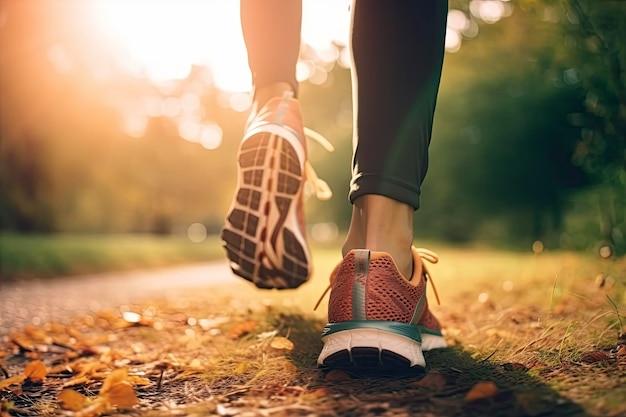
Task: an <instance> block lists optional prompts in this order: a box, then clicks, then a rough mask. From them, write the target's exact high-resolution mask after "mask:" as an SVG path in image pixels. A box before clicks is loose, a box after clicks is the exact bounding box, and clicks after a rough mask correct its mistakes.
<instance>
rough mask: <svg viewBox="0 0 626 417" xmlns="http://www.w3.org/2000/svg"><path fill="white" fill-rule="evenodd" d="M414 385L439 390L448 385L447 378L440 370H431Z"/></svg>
mask: <svg viewBox="0 0 626 417" xmlns="http://www.w3.org/2000/svg"><path fill="white" fill-rule="evenodd" d="M413 385H414V386H416V387H425V388H431V389H434V390H437V391H439V390H441V389H443V388H444V387H445V386H446V378H445V377H444V376H443V375H441V374H440V373H438V372H429V373H427V374H426V375H425V376H424V377H423V378H422V379H420V380H419V381H416V382H414V383H413Z"/></svg>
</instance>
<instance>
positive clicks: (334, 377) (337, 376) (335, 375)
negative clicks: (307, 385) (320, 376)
mask: <svg viewBox="0 0 626 417" xmlns="http://www.w3.org/2000/svg"><path fill="white" fill-rule="evenodd" d="M324 380H325V381H328V382H341V381H350V380H352V377H351V376H350V374H348V373H347V372H346V371H342V370H341V369H333V370H332V371H330V372H328V373H327V374H326V375H325V376H324Z"/></svg>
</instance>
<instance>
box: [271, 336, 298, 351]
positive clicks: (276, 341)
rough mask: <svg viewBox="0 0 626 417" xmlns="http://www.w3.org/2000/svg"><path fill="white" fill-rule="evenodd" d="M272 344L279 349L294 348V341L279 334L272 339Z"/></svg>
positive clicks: (287, 349)
mask: <svg viewBox="0 0 626 417" xmlns="http://www.w3.org/2000/svg"><path fill="white" fill-rule="evenodd" d="M270 346H271V347H272V348H274V349H277V350H286V351H289V352H291V351H292V350H293V347H294V346H293V342H292V341H291V340H289V339H287V338H286V337H282V336H278V337H275V338H273V339H272V341H271V342H270Z"/></svg>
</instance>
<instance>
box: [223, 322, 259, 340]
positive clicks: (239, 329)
mask: <svg viewBox="0 0 626 417" xmlns="http://www.w3.org/2000/svg"><path fill="white" fill-rule="evenodd" d="M256 326H257V322H256V321H254V320H248V321H244V322H243V323H239V324H238V325H236V326H235V327H234V328H233V329H232V330H231V331H230V332H228V337H230V338H231V339H238V338H240V337H243V336H245V335H247V334H248V333H250V332H251V331H253V330H254V329H255V328H256Z"/></svg>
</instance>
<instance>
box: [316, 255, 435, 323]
mask: <svg viewBox="0 0 626 417" xmlns="http://www.w3.org/2000/svg"><path fill="white" fill-rule="evenodd" d="M411 250H412V251H413V252H414V253H416V254H417V255H418V256H419V257H420V259H424V260H426V261H428V262H430V263H431V264H436V263H437V262H439V256H437V254H436V253H435V252H433V251H431V250H429V249H426V248H416V247H414V246H413V247H411ZM340 265H341V264H340ZM338 269H339V265H337V266H336V267H335V269H333V272H331V274H330V284H328V287H326V289H325V290H324V292H323V293H322V295H321V296H320V298H319V300H317V303H315V307H313V311H315V310H317V308H318V307H319V305H320V304H321V302H322V300H323V299H324V297H325V296H326V294H328V291H330V289H331V287H332V286H333V281H334V280H335V277H336V276H337V270H338ZM422 276H423V277H424V279H425V280H426V282H429V281H430V286H431V287H433V293H435V299H436V300H437V305H441V301H439V294H438V293H437V288H436V287H435V282H434V281H433V278H432V277H431V275H430V272H428V268H426V264H425V263H424V262H422Z"/></svg>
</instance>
